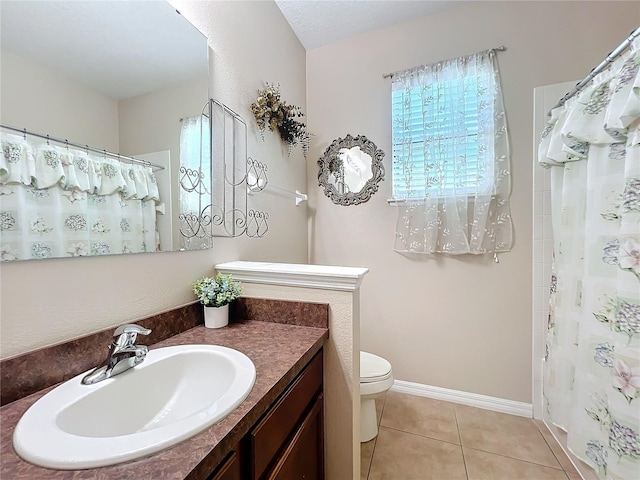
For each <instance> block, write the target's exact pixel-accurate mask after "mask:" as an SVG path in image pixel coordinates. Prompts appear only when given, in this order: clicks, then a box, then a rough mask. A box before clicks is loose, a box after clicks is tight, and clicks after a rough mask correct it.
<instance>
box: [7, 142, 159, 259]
mask: <svg viewBox="0 0 640 480" xmlns="http://www.w3.org/2000/svg"><path fill="white" fill-rule="evenodd" d="M1 139H2V150H3V155H2V157H0V241H1V244H2V245H1V251H0V255H1V260H2V261H10V260H26V259H31V258H49V257H76V256H85V255H107V254H115V253H136V252H150V251H155V250H156V247H157V232H156V210H155V206H156V202H157V201H158V200H159V192H158V186H157V182H156V178H155V175H154V173H153V171H152V170H151V168H150V167H147V166H143V165H132V164H130V163H124V162H118V161H116V160H112V159H109V158H106V157H100V156H97V155H89V154H87V153H86V152H84V151H79V150H74V149H70V148H63V147H58V146H54V145H48V144H46V143H44V142H39V141H37V140H32V139H31V138H30V137H28V136H27V138H26V139H25V138H23V137H22V136H18V135H12V134H5V133H3V134H2V136H1Z"/></svg>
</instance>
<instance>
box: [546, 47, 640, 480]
mask: <svg viewBox="0 0 640 480" xmlns="http://www.w3.org/2000/svg"><path fill="white" fill-rule="evenodd" d="M638 46H640V45H639V42H638V40H636V43H635V45H634V46H633V47H634V48H633V49H631V50H630V51H628V52H626V53H625V54H623V55H622V56H621V57H620V58H619V59H618V60H617V61H616V62H614V64H613V65H612V66H611V67H610V68H609V70H607V71H605V72H603V73H601V74H600V75H599V76H596V78H595V79H594V80H593V82H592V83H591V84H590V86H589V87H588V88H587V89H585V90H584V91H583V92H582V93H581V94H579V95H578V96H577V97H573V98H572V99H570V100H569V101H568V102H567V103H566V104H565V106H564V107H560V108H557V109H554V111H553V112H552V118H551V120H550V121H549V123H548V125H547V127H546V128H545V130H544V132H543V134H542V139H541V143H540V147H539V161H540V162H541V163H542V164H543V165H545V166H549V167H551V168H552V171H551V174H552V175H551V178H552V193H551V195H552V209H553V211H552V221H553V232H554V252H555V257H554V276H553V278H552V286H551V301H550V314H549V322H548V333H547V345H546V349H547V350H546V356H545V360H546V361H545V371H544V397H545V401H546V412H545V418H546V419H547V420H548V421H551V422H552V423H554V424H555V425H557V426H559V427H560V428H562V429H564V430H566V431H567V446H568V448H569V449H570V450H571V451H572V452H573V453H574V454H575V455H576V456H577V457H579V458H580V459H582V460H583V461H584V462H586V463H587V464H589V465H591V466H592V467H593V468H594V469H595V470H596V471H597V472H598V473H599V475H600V477H601V478H603V479H604V478H607V479H608V478H612V479H628V480H631V479H637V478H638V473H639V472H640V75H638V70H639V67H640V52H638V51H637V50H638Z"/></svg>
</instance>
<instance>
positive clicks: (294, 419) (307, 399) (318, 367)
mask: <svg viewBox="0 0 640 480" xmlns="http://www.w3.org/2000/svg"><path fill="white" fill-rule="evenodd" d="M322 368H323V367H322V351H320V353H318V354H317V355H316V356H315V357H314V358H313V360H311V362H309V365H307V367H306V368H305V369H304V370H303V371H302V373H300V375H299V376H298V377H297V378H296V380H294V382H293V383H292V384H291V386H290V387H289V388H288V389H287V390H286V391H285V393H283V394H282V396H281V397H280V399H279V400H278V401H277V402H276V403H275V405H274V406H273V407H272V408H271V410H269V411H268V412H267V414H266V415H265V417H263V419H262V420H261V421H260V422H259V423H258V424H257V425H256V427H255V428H254V429H253V430H252V431H251V433H250V445H251V453H252V455H251V458H252V465H251V467H252V468H251V471H252V478H253V479H255V480H257V479H259V478H262V476H263V474H264V473H265V471H266V470H267V468H269V466H270V464H271V463H272V462H273V460H274V458H275V457H276V455H277V454H278V452H279V451H280V450H282V448H283V447H285V448H286V444H287V440H288V439H289V438H290V437H291V436H292V434H293V433H294V431H295V430H296V429H297V427H298V425H299V424H300V422H301V421H302V420H303V416H304V415H305V413H306V412H307V411H308V410H309V406H310V404H311V403H312V402H313V401H314V400H315V399H316V398H317V397H318V394H319V393H320V392H321V390H322Z"/></svg>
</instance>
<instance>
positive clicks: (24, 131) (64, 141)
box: [0, 124, 164, 170]
mask: <svg viewBox="0 0 640 480" xmlns="http://www.w3.org/2000/svg"><path fill="white" fill-rule="evenodd" d="M0 127H2V128H6V129H7V130H13V131H14V132H18V133H21V134H22V135H24V137H25V139H26V138H27V135H29V136H31V137H38V138H43V139H44V140H46V141H47V142H49V141H51V142H56V143H62V144H64V145H65V146H67V147H69V146H71V147H76V148H80V149H82V150H86V152H87V153H89V152H90V151H91V152H95V153H99V154H101V155H105V156H107V155H108V156H110V157H113V158H117V159H118V160H127V161H129V162H132V163H136V164H138V165H144V166H148V167H155V168H158V169H160V170H164V167H163V166H162V165H158V164H157V163H151V162H147V161H146V160H140V159H138V158H133V157H128V156H126V155H120V154H119V153H113V152H107V151H106V150H100V149H98V148H94V147H90V146H89V145H80V144H79V143H73V142H70V141H69V140H67V139H60V138H56V137H52V136H50V135H43V134H41V133H35V132H32V131H30V130H27V129H26V128H16V127H11V126H9V125H4V124H0Z"/></svg>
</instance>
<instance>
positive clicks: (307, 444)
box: [267, 394, 324, 480]
mask: <svg viewBox="0 0 640 480" xmlns="http://www.w3.org/2000/svg"><path fill="white" fill-rule="evenodd" d="M322 404H323V395H322V394H320V395H319V396H318V398H317V400H316V402H315V404H314V405H313V407H312V408H311V410H310V411H309V413H308V414H307V416H306V417H305V419H304V421H303V422H302V424H301V425H300V427H299V428H298V430H297V431H296V434H295V435H294V437H293V439H292V440H291V443H289V445H288V446H287V448H286V450H285V451H284V452H283V454H282V456H281V457H280V458H279V460H278V462H277V463H276V465H275V467H274V468H273V470H272V471H271V472H270V473H269V475H268V476H267V478H268V479H269V480H303V479H304V480H322V479H323V478H324V444H323V438H324V435H323V425H324V421H323V407H322Z"/></svg>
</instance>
